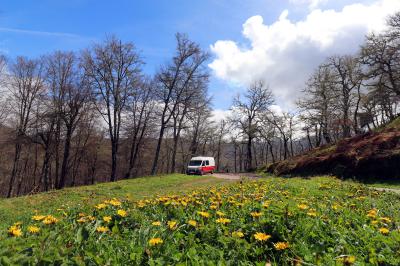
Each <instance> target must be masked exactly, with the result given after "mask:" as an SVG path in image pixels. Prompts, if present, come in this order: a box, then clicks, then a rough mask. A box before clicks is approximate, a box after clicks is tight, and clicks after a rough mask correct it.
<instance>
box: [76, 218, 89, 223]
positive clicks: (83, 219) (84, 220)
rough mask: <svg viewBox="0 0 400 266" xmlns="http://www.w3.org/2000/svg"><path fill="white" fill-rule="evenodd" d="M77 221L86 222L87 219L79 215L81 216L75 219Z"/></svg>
mask: <svg viewBox="0 0 400 266" xmlns="http://www.w3.org/2000/svg"><path fill="white" fill-rule="evenodd" d="M76 221H77V222H78V223H86V222H87V220H86V218H85V217H81V218H79V219H78V220H76Z"/></svg>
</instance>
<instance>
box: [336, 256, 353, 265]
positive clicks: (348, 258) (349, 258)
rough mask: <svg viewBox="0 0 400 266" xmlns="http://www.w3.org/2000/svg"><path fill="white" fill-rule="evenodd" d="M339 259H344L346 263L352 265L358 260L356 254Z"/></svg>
mask: <svg viewBox="0 0 400 266" xmlns="http://www.w3.org/2000/svg"><path fill="white" fill-rule="evenodd" d="M339 261H342V262H343V263H344V264H345V265H351V264H354V262H356V257H355V256H345V257H341V258H339Z"/></svg>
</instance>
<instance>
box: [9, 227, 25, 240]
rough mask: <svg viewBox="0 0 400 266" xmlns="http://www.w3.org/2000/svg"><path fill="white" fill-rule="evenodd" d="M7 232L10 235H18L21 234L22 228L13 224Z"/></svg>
mask: <svg viewBox="0 0 400 266" xmlns="http://www.w3.org/2000/svg"><path fill="white" fill-rule="evenodd" d="M8 234H9V235H10V236H14V237H20V236H22V230H21V228H19V227H18V226H16V225H13V226H11V227H10V228H9V229H8Z"/></svg>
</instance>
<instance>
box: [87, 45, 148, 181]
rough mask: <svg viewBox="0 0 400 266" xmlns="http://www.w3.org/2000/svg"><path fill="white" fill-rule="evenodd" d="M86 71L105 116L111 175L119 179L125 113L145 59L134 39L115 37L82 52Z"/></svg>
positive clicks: (100, 111)
mask: <svg viewBox="0 0 400 266" xmlns="http://www.w3.org/2000/svg"><path fill="white" fill-rule="evenodd" d="M82 60H83V62H82V63H83V64H82V65H83V67H84V69H85V75H86V76H87V78H88V79H89V83H90V87H91V89H92V94H93V97H94V99H95V103H96V107H97V110H98V111H99V113H100V115H101V117H102V118H103V119H104V121H105V123H106V125H107V127H108V134H109V138H110V143H111V176H110V181H112V182H113V181H115V180H116V175H117V160H118V158H117V155H118V150H119V140H120V130H121V123H122V119H123V117H122V113H123V112H124V111H125V109H126V104H127V101H128V98H129V97H130V95H132V91H133V90H134V88H135V87H136V86H137V83H138V79H139V76H140V71H141V69H140V68H141V65H142V61H141V59H140V57H139V55H138V53H137V52H136V49H135V47H134V45H133V44H132V43H122V41H120V40H118V39H116V38H115V37H111V38H108V39H107V40H106V41H105V42H104V43H103V44H96V45H94V46H93V47H92V50H86V51H85V52H84V53H83V54H82Z"/></svg>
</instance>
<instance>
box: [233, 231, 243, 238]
mask: <svg viewBox="0 0 400 266" xmlns="http://www.w3.org/2000/svg"><path fill="white" fill-rule="evenodd" d="M232 237H237V238H242V237H244V234H243V233H242V232H240V231H235V232H232Z"/></svg>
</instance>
